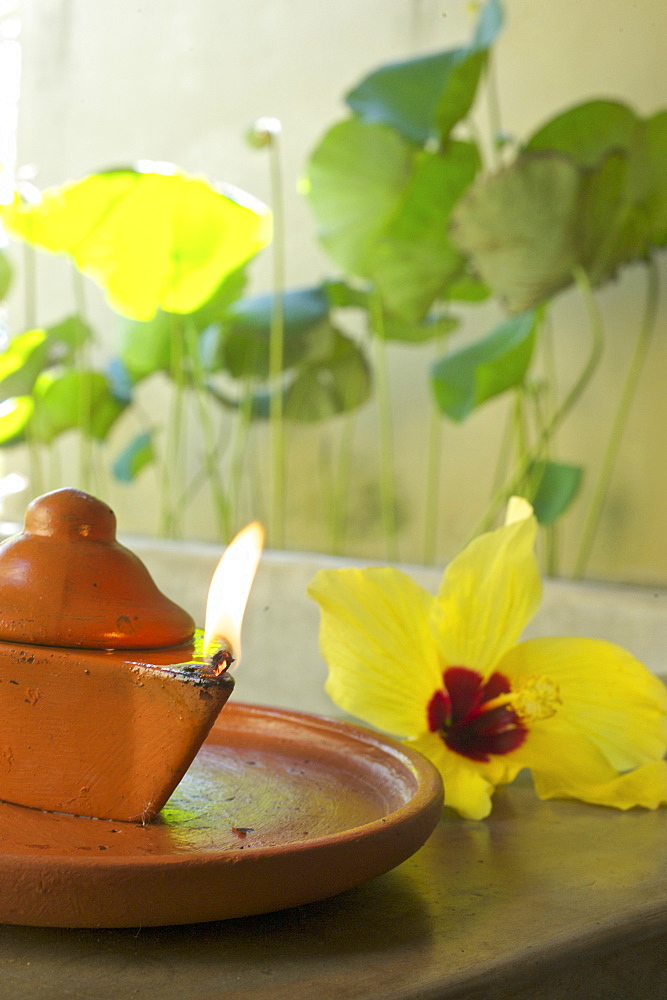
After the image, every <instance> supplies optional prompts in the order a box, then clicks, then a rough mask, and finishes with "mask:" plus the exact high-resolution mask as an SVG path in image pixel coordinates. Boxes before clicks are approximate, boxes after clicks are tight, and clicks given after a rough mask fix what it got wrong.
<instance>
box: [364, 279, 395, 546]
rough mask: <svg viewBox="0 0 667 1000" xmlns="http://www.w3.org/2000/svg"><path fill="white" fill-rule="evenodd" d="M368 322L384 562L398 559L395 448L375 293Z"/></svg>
mask: <svg viewBox="0 0 667 1000" xmlns="http://www.w3.org/2000/svg"><path fill="white" fill-rule="evenodd" d="M370 318H371V325H372V330H373V334H374V336H373V355H374V362H375V381H376V387H377V406H378V436H379V444H380V505H381V509H382V526H383V529H384V536H385V545H386V552H387V558H388V559H391V560H392V561H395V560H396V559H397V558H398V538H397V530H396V490H395V486H394V467H393V457H394V444H393V426H392V419H391V396H390V393H389V373H388V365H387V342H386V340H385V335H384V317H383V315H382V302H381V299H380V296H379V294H378V293H377V292H372V293H371V295H370Z"/></svg>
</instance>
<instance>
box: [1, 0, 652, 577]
mask: <svg viewBox="0 0 667 1000" xmlns="http://www.w3.org/2000/svg"><path fill="white" fill-rule="evenodd" d="M505 7H506V11H507V22H508V24H507V28H506V30H505V32H504V34H503V37H502V40H501V41H500V43H499V45H498V49H497V63H496V75H497V81H498V87H499V91H500V94H501V100H502V108H503V112H502V116H503V125H504V128H505V130H506V131H508V132H511V133H515V134H516V135H519V136H522V135H526V134H527V133H529V132H531V131H532V130H533V129H534V128H535V127H536V126H537V125H538V124H539V123H540V122H541V121H542V120H544V119H546V118H548V117H550V116H551V115H552V114H554V113H555V112H556V111H558V110H560V109H562V108H564V107H565V106H567V105H568V104H571V103H575V102H578V101H581V100H584V99H588V98H592V97H597V96H610V97H617V98H620V99H623V100H625V101H627V102H629V103H631V104H632V105H634V106H635V107H636V108H637V109H638V110H639V111H640V112H643V113H649V112H651V111H653V110H656V109H658V108H659V107H662V106H665V105H666V104H667V75H666V74H665V72H664V39H665V37H666V31H667V7H666V6H665V4H664V3H663V0H636V2H633V3H632V4H629V3H628V2H627V0H605V3H604V4H601V3H600V2H599V0H560V2H559V3H549V2H547V0H506V3H505ZM21 13H22V20H23V28H22V42H23V79H22V96H21V108H20V117H19V135H18V140H19V141H18V159H19V163H20V164H32V165H34V167H35V169H36V171H37V174H36V180H37V183H38V184H39V185H40V186H46V185H49V184H54V183H59V182H62V181H64V180H66V179H71V178H75V177H79V176H81V175H82V174H84V173H85V172H87V171H91V170H95V169H98V168H102V167H108V166H112V165H118V164H123V163H129V162H131V161H133V160H135V159H138V158H149V159H158V160H159V159H164V160H171V161H173V162H176V163H177V164H179V165H180V166H182V167H183V168H186V169H188V170H190V171H193V172H197V173H203V174H205V175H207V176H209V177H211V178H215V179H222V180H225V181H229V182H232V183H235V184H237V185H239V186H241V187H242V188H245V189H247V190H249V191H251V192H252V193H254V194H256V195H257V196H259V197H261V198H264V199H267V200H268V199H269V181H268V164H267V160H266V156H265V155H264V154H262V153H261V152H257V151H253V150H251V149H250V148H249V147H248V146H247V144H246V143H245V140H244V134H245V131H246V129H247V128H248V126H249V125H250V124H251V123H252V122H253V121H254V120H255V119H256V118H257V117H258V116H261V115H274V116H277V117H278V118H279V119H280V120H281V121H282V124H283V168H284V175H285V186H286V205H287V278H288V282H289V283H290V284H292V285H302V284H307V283H309V282H311V281H317V280H319V279H321V278H322V277H323V276H325V275H327V274H329V273H331V272H332V270H333V268H332V266H331V265H330V264H329V262H328V261H327V260H326V258H325V257H324V255H323V254H322V252H321V251H320V250H319V249H318V247H317V245H316V242H315V238H314V232H313V223H312V220H311V217H310V215H309V212H308V210H307V208H306V206H305V204H304V203H303V201H302V199H301V197H300V196H299V195H298V193H297V191H296V185H297V181H298V178H299V175H300V173H301V171H302V168H303V164H304V162H305V159H306V157H307V155H308V152H309V151H310V150H311V149H312V147H313V145H314V144H315V142H316V141H317V139H318V138H319V136H320V135H321V134H322V133H323V132H324V131H325V130H326V129H327V127H328V126H329V125H330V124H332V123H333V121H335V120H336V119H337V118H339V117H341V116H342V115H343V114H344V109H343V105H342V101H341V96H342V94H343V93H344V92H345V91H346V90H347V89H348V88H349V87H350V86H351V85H352V84H354V83H355V82H356V80H358V79H359V78H360V77H361V76H363V75H364V74H365V73H366V72H367V71H368V70H370V69H371V68H373V67H374V66H376V65H377V64H379V63H381V62H384V61H387V60H390V59H397V58H400V57H404V56H407V55H410V54H411V53H416V52H425V51H431V50H435V49H438V48H443V47H450V46H452V45H454V44H457V43H459V42H462V41H463V40H465V39H466V38H467V37H468V36H469V34H470V31H471V20H470V13H469V4H467V3H466V2H464V0H337V2H336V3H324V2H323V0H244V2H242V3H232V2H231V0H219V2H218V3H214V2H212V0H188V2H185V0H113V2H111V0H23V3H22V4H21ZM476 119H477V122H478V125H479V127H480V129H481V130H482V131H484V129H485V128H486V108H485V107H484V106H483V105H482V106H480V107H479V108H478V109H477V112H476ZM663 271H664V268H663ZM269 274H270V256H269V255H268V254H266V255H264V257H263V258H262V259H261V260H259V261H258V262H257V266H256V267H255V268H254V271H253V281H254V286H255V287H256V288H257V289H261V288H264V287H266V286H267V284H268V281H269ZM39 279H40V280H39V318H40V320H41V321H43V322H49V321H52V320H55V319H59V318H60V317H61V316H62V315H63V313H64V312H66V311H67V310H69V309H70V308H71V305H72V291H71V281H70V275H69V271H68V270H67V268H65V267H64V266H63V267H61V268H60V270H58V269H57V268H56V269H53V270H51V271H47V270H46V269H44V270H43V272H42V271H41V272H40V276H39ZM643 283H644V279H643V275H642V274H641V273H640V269H639V268H633V269H629V270H628V272H627V273H625V274H624V275H623V276H622V277H621V279H620V280H619V282H618V283H617V284H615V285H613V286H611V287H609V288H608V289H607V290H606V291H605V292H604V293H603V295H602V296H601V305H602V309H603V312H604V316H605V320H606V323H607V325H608V348H607V352H606V356H605V359H604V363H603V368H602V371H601V373H600V378H599V379H598V381H597V383H596V386H595V387H594V388H593V389H592V390H591V391H590V392H589V393H588V394H587V395H586V397H585V399H584V400H583V401H582V403H581V405H580V407H579V410H578V413H577V416H576V419H575V420H573V421H571V422H570V423H569V424H568V425H567V426H566V427H565V428H564V430H563V432H562V434H561V436H560V438H559V444H558V455H559V457H560V458H561V459H562V460H565V461H573V462H582V463H583V464H584V465H587V466H588V465H590V464H591V463H594V462H595V460H596V459H597V458H598V456H599V453H600V450H601V447H602V442H603V439H604V432H605V429H606V427H608V424H609V421H610V419H611V413H612V411H613V405H614V400H615V398H616V396H617V393H618V389H619V385H620V382H621V379H622V375H623V372H624V370H625V368H626V366H627V363H628V357H629V352H630V349H631V341H632V338H633V336H634V333H635V331H636V329H637V324H638V323H639V321H640V317H641V311H642V302H643ZM86 300H87V308H88V310H89V312H90V314H91V316H92V317H93V318H94V319H95V321H96V323H97V325H98V326H99V327H100V329H101V330H102V331H103V332H104V331H106V332H105V333H104V335H105V336H106V337H107V338H109V337H110V336H111V329H110V325H109V320H108V316H107V314H106V312H105V309H104V306H103V304H102V301H101V297H100V296H99V295H98V293H97V292H96V290H95V289H88V291H87V293H86ZM20 311H21V297H20V288H19V289H18V290H17V295H16V298H15V301H14V304H13V317H14V322H15V325H16V326H17V327H19V326H20V324H21V319H20ZM497 318H498V313H497V312H496V311H495V309H494V308H493V307H484V308H480V309H478V310H476V311H475V313H474V314H473V315H471V316H469V317H468V318H467V320H466V324H465V327H464V330H463V333H462V334H461V335H460V336H459V335H458V334H457V338H458V339H461V340H465V339H466V338H471V337H474V336H476V335H477V334H479V333H481V332H484V331H485V330H486V329H488V328H489V327H490V326H491V325H492V324H493V323H494V322H495V321H496V320H497ZM554 325H555V329H556V332H557V355H558V364H559V377H560V379H561V385H563V386H566V385H567V384H569V382H570V381H571V380H572V379H573V378H574V377H575V372H576V371H577V370H578V368H579V366H580V365H581V364H582V357H583V356H582V353H581V351H582V348H581V344H582V338H585V337H586V336H587V331H586V320H585V315H584V312H583V309H582V306H581V304H580V302H579V301H578V299H577V297H576V296H575V295H572V294H566V295H564V296H562V297H561V298H560V300H559V302H558V305H557V308H556V309H555V315H554ZM664 326H665V312H664V296H663V304H662V312H661V321H660V327H659V330H658V334H657V336H656V337H655V340H654V343H653V346H652V348H651V355H650V357H649V360H648V364H647V366H646V370H645V373H644V377H643V381H642V384H641V387H640V393H639V398H638V402H637V405H636V407H635V409H634V411H633V415H632V421H631V425H630V427H629V430H628V434H627V436H626V439H625V442H624V447H623V452H622V455H621V460H620V463H619V467H618V470H617V474H616V476H615V479H614V483H613V488H612V494H611V496H610V502H609V505H608V508H607V514H606V517H605V520H604V522H603V525H602V529H601V531H600V535H599V538H598V544H597V545H596V549H595V552H594V556H593V559H592V561H591V566H590V573H591V575H593V576H597V577H607V578H621V579H625V580H633V581H644V582H666V581H667V521H666V519H665V517H664V514H663V511H664V509H665V501H666V499H667V471H666V467H665V461H664V456H665V443H666V442H665V427H666V426H667V402H666V400H667V394H665V392H664V374H663V373H664V371H665V362H666V361H667V358H666V351H667V341H666V340H665V337H664V335H663V334H664ZM431 357H432V354H431V351H430V349H402V350H401V349H398V350H396V351H395V352H394V356H393V358H392V372H391V376H392V379H393V387H394V392H393V395H394V400H395V419H396V432H395V448H396V471H397V480H398V492H399V498H400V502H401V508H402V510H403V511H404V514H405V516H404V521H403V525H402V534H401V546H400V556H401V558H403V559H408V560H411V561H418V560H419V559H420V558H421V552H422V543H421V538H422V533H423V524H422V520H423V518H422V513H421V503H422V493H423V481H424V464H425V453H424V449H423V447H421V444H420V446H416V445H415V442H422V441H423V439H424V437H425V427H426V423H427V419H428V413H429V408H430V400H429V396H428V390H427V387H426V373H427V369H428V364H429V362H430V360H431ZM164 398H165V388H164V386H163V385H161V384H159V383H158V384H156V385H154V386H152V387H150V388H148V389H147V390H146V392H145V395H144V397H143V402H144V404H145V406H146V408H147V409H148V410H149V411H150V412H152V413H154V412H156V411H159V409H160V407H162V406H163V402H164ZM504 411H505V408H504V404H503V403H502V402H501V403H492V404H490V405H489V406H488V407H487V408H486V409H485V410H484V411H482V412H480V413H479V414H477V415H475V416H474V418H473V419H471V420H470V421H469V423H468V424H467V425H466V426H465V427H463V428H459V427H452V426H449V425H447V426H445V427H444V441H443V448H442V477H441V479H442V482H441V487H442V494H441V504H440V514H439V524H438V542H437V558H438V561H443V560H444V559H446V558H447V557H449V556H450V555H451V554H452V553H453V552H454V551H455V549H456V548H458V547H459V545H460V544H461V543H462V542H463V541H464V540H465V538H466V537H467V536H468V534H469V532H470V531H471V529H472V527H473V526H474V524H475V522H476V520H477V518H478V516H479V515H481V513H482V511H483V509H484V506H485V498H486V494H487V492H488V486H489V483H490V480H491V476H492V468H493V465H494V461H495V454H496V451H497V447H498V438H499V434H498V428H499V425H500V424H501V423H502V419H503V415H504ZM130 431H131V427H129V426H123V427H121V428H120V429H119V437H118V441H115V442H114V445H115V447H116V448H118V447H120V443H121V442H120V438H122V439H123V441H124V440H125V439H127V437H128V436H129V434H130ZM337 433H338V431H337V429H336V428H334V429H333V430H330V429H329V430H327V431H326V432H325V434H324V436H322V435H320V434H319V432H313V431H310V430H308V431H304V430H299V429H297V430H295V431H293V432H292V434H291V438H290V470H291V472H292V473H293V479H292V486H291V488H290V494H289V498H288V499H289V503H288V517H289V523H288V536H287V543H288V545H290V546H293V547H296V548H310V547H312V548H314V549H318V548H319V549H322V548H326V545H327V538H326V535H325V534H323V532H322V530H321V528H320V526H319V525H320V524H321V518H320V517H319V516H315V517H314V516H313V513H312V512H313V511H316V512H317V511H321V509H322V502H323V501H322V496H321V491H320V489H319V485H318V482H317V480H318V477H317V469H318V461H319V458H320V453H321V449H322V441H323V440H327V435H328V434H332V435H333V438H332V440H333V442H334V444H335V442H336V440H337V438H336V434H337ZM262 445H263V443H262V441H261V440H260V441H259V442H258V446H257V447H258V451H257V456H258V457H257V461H258V463H259V465H260V466H261V463H262V461H263V458H262V456H263V452H262V450H261V449H262ZM355 447H356V460H355V463H354V465H353V480H352V490H351V511H352V518H351V529H350V534H349V538H348V551H349V552H351V553H353V554H359V555H360V556H378V557H381V556H382V555H383V544H382V533H381V530H380V526H379V517H378V511H377V502H376V499H375V497H374V494H373V492H372V484H373V482H374V480H375V478H376V466H375V461H376V452H377V445H376V436H375V414H374V411H373V408H372V407H369V408H367V411H366V412H365V413H363V414H362V415H361V416H360V418H359V421H358V426H357V430H356V437H355ZM72 463H73V458H72V457H71V454H70V452H68V451H67V449H66V450H65V452H64V453H63V456H62V457H61V459H60V465H59V466H58V465H57V464H56V465H55V466H54V467H52V468H47V469H46V470H45V482H44V486H46V487H52V486H57V485H61V484H63V483H65V482H71V480H72V477H73V475H74V472H73V470H72ZM21 464H23V467H26V465H27V463H26V462H25V461H24V460H23V459H21V458H20V457H18V456H11V458H10V461H9V464H8V468H14V467H20V466H21ZM301 470H303V471H304V472H305V474H304V475H300V472H301ZM260 478H261V474H260ZM297 480H300V485H299V486H298V487H297V485H295V484H296V482H297ZM591 481H592V477H589V478H588V480H587V482H586V491H587V492H588V494H589V493H590V488H591ZM158 490H159V482H158V481H157V480H156V478H155V477H154V476H152V475H151V473H147V474H146V475H145V476H143V477H142V480H141V482H140V483H139V484H138V485H137V486H135V487H132V489H127V488H124V487H120V486H118V485H117V484H114V483H113V482H111V481H109V480H107V479H106V478H104V476H103V475H102V478H101V479H100V481H99V486H98V492H101V493H103V494H104V495H105V496H106V497H108V498H109V499H110V501H111V502H112V504H113V505H114V506H115V508H116V509H117V512H118V514H119V518H120V521H121V524H122V525H123V527H124V529H125V530H128V531H131V532H149V533H150V532H153V531H154V530H155V528H156V516H155V510H156V506H157V501H156V495H157V492H158ZM585 500H586V492H585V494H584V496H583V498H582V499H581V500H580V501H579V502H578V503H577V505H576V507H575V508H574V510H573V512H572V514H571V515H570V516H568V519H567V521H566V522H565V523H564V524H563V528H562V532H561V540H562V542H563V545H564V552H565V558H564V560H563V564H562V568H563V569H564V570H565V571H567V569H568V566H569V565H571V558H572V553H573V551H574V549H575V548H576V543H577V538H578V535H579V531H580V523H581V515H582V513H583V510H584V508H585ZM22 505H23V501H22V500H21V499H20V498H19V500H18V501H17V502H16V503H14V504H13V505H12V504H9V506H8V508H7V509H6V516H8V517H15V516H18V514H19V513H20V510H21V509H22ZM248 506H249V513H255V512H256V511H253V510H252V509H251V508H252V503H249V505H248ZM213 524H214V518H213V516H212V513H211V507H210V501H209V499H208V498H207V497H202V498H201V501H200V502H199V504H198V505H195V507H194V508H193V510H192V512H191V515H190V517H189V519H188V522H187V525H186V529H187V531H188V533H189V534H190V535H192V536H193V537H195V538H200V539H204V540H205V539H207V538H212V537H213V535H214V528H213Z"/></svg>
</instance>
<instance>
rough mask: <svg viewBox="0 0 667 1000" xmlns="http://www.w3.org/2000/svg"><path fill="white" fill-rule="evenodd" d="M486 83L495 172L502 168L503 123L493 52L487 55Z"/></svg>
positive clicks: (492, 159)
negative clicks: (501, 141) (501, 140)
mask: <svg viewBox="0 0 667 1000" xmlns="http://www.w3.org/2000/svg"><path fill="white" fill-rule="evenodd" d="M484 78H485V82H486V100H487V109H488V115H489V128H490V131H491V162H492V164H493V167H494V169H495V170H498V169H499V167H500V166H501V162H502V161H501V156H500V144H499V143H500V139H501V137H502V134H503V132H502V121H501V116H500V99H499V97H498V84H497V81H496V71H495V65H494V63H493V54H492V52H491V51H489V53H488V54H487V59H486V70H485V74H484Z"/></svg>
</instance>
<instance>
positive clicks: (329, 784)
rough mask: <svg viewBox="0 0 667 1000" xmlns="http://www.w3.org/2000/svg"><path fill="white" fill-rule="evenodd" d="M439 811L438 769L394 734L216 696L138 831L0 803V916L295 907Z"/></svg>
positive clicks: (144, 918)
mask: <svg viewBox="0 0 667 1000" xmlns="http://www.w3.org/2000/svg"><path fill="white" fill-rule="evenodd" d="M441 809H442V786H441V783H440V777H439V775H438V773H437V772H436V770H435V768H434V767H433V766H432V765H431V764H430V762H429V761H427V760H426V759H425V758H423V757H422V756H421V755H419V754H417V753H416V752H414V751H411V750H410V749H409V748H407V747H405V746H403V745H402V744H400V743H397V742H395V741H393V740H390V739H387V738H385V737H381V736H378V735H377V734H375V733H373V732H370V731H369V730H366V729H363V728H360V727H357V726H352V725H349V724H347V723H343V722H337V721H333V720H331V719H325V718H321V717H319V716H312V715H305V714H302V713H298V712H288V711H284V710H280V709H269V708H262V707H257V706H251V705H241V704H235V705H227V707H226V708H225V709H224V710H223V712H222V714H221V715H220V718H219V720H218V722H217V723H216V725H215V727H214V728H213V730H212V731H211V734H210V736H209V738H208V739H207V741H206V743H205V744H204V746H203V747H202V749H201V751H200V752H199V754H198V756H197V757H196V759H195V761H194V763H193V764H192V766H191V768H190V770H189V771H188V773H187V775H186V776H185V778H184V779H183V781H182V782H181V784H180V785H179V787H178V788H177V789H176V791H175V792H174V794H173V796H172V797H171V799H170V800H169V802H168V803H167V805H166V806H165V808H164V809H163V811H162V813H161V814H160V815H159V816H158V818H157V819H156V820H155V821H153V822H152V823H151V824H149V825H148V826H141V825H140V824H134V823H118V822H113V821H111V820H94V819H85V818H82V817H76V816H65V815H61V814H58V813H47V812H41V811H39V810H35V809H27V808H24V807H21V806H13V805H9V804H7V803H0V886H1V890H0V922H2V923H13V924H27V925H32V926H42V927H138V926H150V925H159V924H181V923H195V922H198V921H205V920H222V919H226V918H229V917H241V916H249V915H251V914H255V913H266V912H269V911H271V910H280V909H283V908H285V907H288V906H297V905H300V904H302V903H308V902H312V901H314V900H318V899H323V898H325V897H327V896H332V895H334V894H335V893H337V892H341V891H342V890H344V889H349V888H351V887H352V886H355V885H358V884H359V883H361V882H364V881H366V880H367V879H370V878H373V877H374V876H376V875H380V874H382V873H383V872H386V871H388V870H389V869H390V868H393V867H394V866H395V865H397V864H399V863H400V862H401V861H404V860H405V859H406V858H408V857H410V855H411V854H413V853H414V852H415V851H416V850H417V849H418V848H419V847H420V846H421V845H422V844H423V843H424V841H425V840H426V839H427V837H428V836H429V834H430V833H431V831H432V830H433V828H434V827H435V825H436V823H437V821H438V817H439V815H440V812H441Z"/></svg>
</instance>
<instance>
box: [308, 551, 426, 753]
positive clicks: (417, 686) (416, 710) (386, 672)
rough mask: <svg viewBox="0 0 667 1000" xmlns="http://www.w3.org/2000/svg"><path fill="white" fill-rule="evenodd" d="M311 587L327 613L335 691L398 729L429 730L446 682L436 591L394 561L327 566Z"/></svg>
mask: <svg viewBox="0 0 667 1000" xmlns="http://www.w3.org/2000/svg"><path fill="white" fill-rule="evenodd" d="M308 593H309V595H310V597H312V598H314V600H316V601H317V602H318V604H319V605H320V609H321V613H322V622H321V627H320V647H321V649H322V654H323V656H324V658H325V660H326V661H327V664H328V666H329V678H328V680H327V684H326V690H327V693H328V694H329V696H330V698H331V699H332V700H333V701H334V702H335V703H336V704H337V705H338V706H339V707H340V708H342V709H343V710H344V711H346V712H349V713H351V714H352V715H356V716H358V718H360V719H364V720H365V721H366V722H369V723H370V724H371V725H372V726H376V727H377V728H378V729H384V730H386V731H387V732H390V733H394V734H396V735H397V736H409V737H413V736H418V735H420V734H421V733H424V732H426V730H427V727H428V719H427V706H428V704H429V702H430V700H431V697H432V696H433V693H434V692H435V691H436V690H438V689H439V688H441V687H442V670H441V667H440V663H439V659H438V651H437V648H436V646H435V644H434V642H433V636H432V634H431V630H430V626H429V612H430V608H431V604H432V603H433V598H432V597H431V595H430V594H428V593H427V592H426V591H425V590H423V589H422V588H421V587H420V586H418V584H416V583H415V582H414V581H413V580H411V579H410V577H409V576H406V574H405V573H401V572H400V570H396V569H393V568H390V567H387V568H371V569H365V570H358V569H340V570H321V571H320V572H319V573H317V574H316V575H315V577H314V578H313V580H312V582H311V584H310V586H309V588H308Z"/></svg>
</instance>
